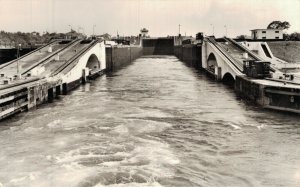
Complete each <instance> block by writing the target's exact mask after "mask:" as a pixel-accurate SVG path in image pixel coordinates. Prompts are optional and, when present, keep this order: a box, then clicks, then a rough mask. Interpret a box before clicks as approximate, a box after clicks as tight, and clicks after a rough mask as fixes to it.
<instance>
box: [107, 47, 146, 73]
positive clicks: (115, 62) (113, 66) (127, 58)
mask: <svg viewBox="0 0 300 187" xmlns="http://www.w3.org/2000/svg"><path fill="white" fill-rule="evenodd" d="M142 55H143V49H142V48H141V47H139V46H130V47H129V46H128V47H110V46H108V47H106V70H107V71H115V70H118V69H120V68H121V67H123V66H126V65H128V64H130V63H131V62H132V61H134V60H135V59H137V58H139V57H140V56H142Z"/></svg>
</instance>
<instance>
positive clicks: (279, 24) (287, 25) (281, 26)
mask: <svg viewBox="0 0 300 187" xmlns="http://www.w3.org/2000/svg"><path fill="white" fill-rule="evenodd" d="M290 26H291V25H290V23H289V22H287V21H283V22H281V21H272V22H271V23H270V24H269V25H268V27H267V29H283V30H284V29H289V28H290Z"/></svg>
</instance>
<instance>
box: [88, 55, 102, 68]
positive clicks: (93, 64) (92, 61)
mask: <svg viewBox="0 0 300 187" xmlns="http://www.w3.org/2000/svg"><path fill="white" fill-rule="evenodd" d="M86 67H87V68H89V69H90V70H92V71H93V70H99V69H100V68H101V63H100V61H99V59H98V57H97V56H96V55H95V54H91V55H90V57H89V58H88V60H87V62H86Z"/></svg>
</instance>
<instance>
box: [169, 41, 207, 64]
mask: <svg viewBox="0 0 300 187" xmlns="http://www.w3.org/2000/svg"><path fill="white" fill-rule="evenodd" d="M201 54H202V45H193V44H187V45H178V46H174V55H175V56H176V57H177V58H179V59H180V60H181V61H183V62H185V63H186V64H188V65H189V66H191V67H194V68H196V69H201V68H202V58H201V56H202V55H201Z"/></svg>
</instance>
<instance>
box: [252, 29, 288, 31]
mask: <svg viewBox="0 0 300 187" xmlns="http://www.w3.org/2000/svg"><path fill="white" fill-rule="evenodd" d="M262 30H264V31H265V30H279V31H280V30H283V29H252V30H250V31H262Z"/></svg>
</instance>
